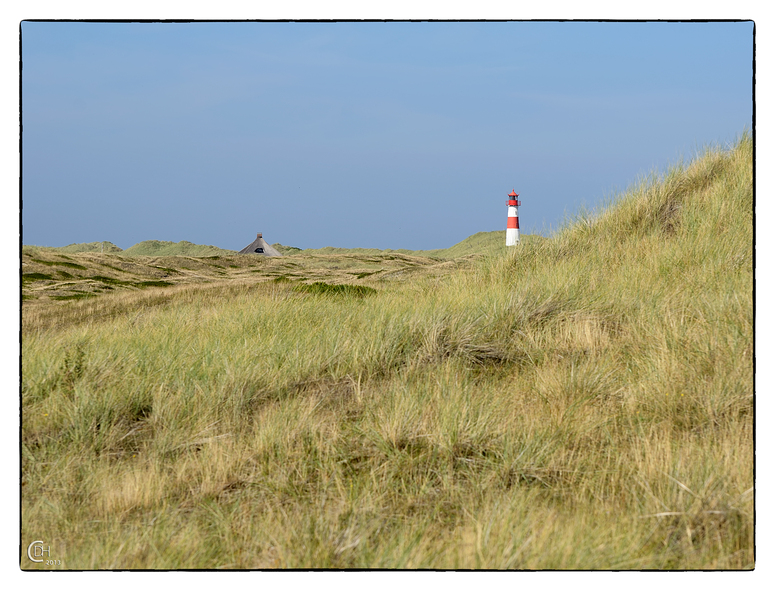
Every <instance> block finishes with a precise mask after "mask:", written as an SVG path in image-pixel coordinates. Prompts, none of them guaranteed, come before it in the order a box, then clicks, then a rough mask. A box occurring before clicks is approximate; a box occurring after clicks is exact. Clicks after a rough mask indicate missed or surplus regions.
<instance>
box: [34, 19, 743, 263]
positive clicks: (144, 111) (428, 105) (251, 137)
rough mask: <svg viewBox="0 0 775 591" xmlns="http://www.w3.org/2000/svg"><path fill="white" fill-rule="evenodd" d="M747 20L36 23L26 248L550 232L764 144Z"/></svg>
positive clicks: (315, 243) (403, 241)
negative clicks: (732, 151)
mask: <svg viewBox="0 0 775 591" xmlns="http://www.w3.org/2000/svg"><path fill="white" fill-rule="evenodd" d="M752 32H753V24H752V23H750V22H743V23H656V22H654V23H582V22H575V23H562V22H553V23H540V22H489V23H427V22H426V23H381V22H380V23H188V24H170V23H150V24H138V23H134V24H119V23H34V22H24V23H23V24H22V59H23V75H22V83H23V87H22V92H23V98H22V108H23V118H22V123H23V136H22V138H23V153H22V155H23V194H22V197H23V214H22V222H23V241H24V243H25V244H38V245H47V246H64V245H66V244H70V243H74V242H92V241H97V240H109V241H112V242H114V243H115V244H117V245H118V246H120V247H122V248H128V247H129V246H131V245H132V244H135V243H136V242H139V241H142V240H148V239H157V240H172V241H179V240H189V241H191V242H195V243H199V244H213V245H216V246H220V247H222V248H229V249H240V248H242V247H243V246H245V245H246V244H248V243H249V242H250V241H251V240H252V239H253V238H254V237H255V233H256V232H258V231H261V232H263V233H264V236H265V237H266V238H267V240H269V241H270V242H281V243H283V244H287V245H292V246H298V247H301V248H317V247H322V246H340V247H356V246H360V247H376V248H410V249H428V248H443V247H446V246H451V245H452V244H454V243H456V242H458V241H460V240H462V239H463V238H465V237H466V236H469V235H471V234H474V233H476V232H480V231H490V230H505V225H506V206H505V203H504V202H505V199H506V194H507V193H509V192H510V191H511V190H512V188H514V189H516V191H517V192H518V193H520V198H521V200H522V203H523V205H522V207H521V208H520V225H521V226H522V231H523V232H542V233H548V232H550V231H551V230H552V229H554V228H556V227H557V226H558V225H559V224H561V223H562V221H563V219H565V217H566V216H567V215H569V214H573V212H575V211H577V210H578V208H579V207H580V206H582V205H586V206H594V205H595V204H597V203H600V202H601V201H603V200H605V199H607V198H609V197H610V196H612V195H613V193H614V192H615V191H617V190H621V189H624V188H626V187H627V186H628V185H629V184H630V183H632V182H633V181H635V180H636V179H637V178H638V177H639V176H642V175H645V174H648V173H649V172H650V171H653V170H664V168H665V167H666V166H667V165H669V164H671V163H673V162H675V161H676V160H677V159H678V158H680V157H681V156H684V157H686V158H688V157H691V155H692V154H693V153H694V152H695V151H696V150H697V149H699V148H701V147H702V146H704V145H707V144H715V143H720V144H722V145H723V144H724V143H728V142H731V141H733V140H734V139H735V137H737V136H738V135H739V134H740V133H741V132H742V131H743V130H744V129H746V128H748V129H750V128H751V116H752V98H751V97H752V57H753V53H752V51H753V50H752V44H753V43H752V42H753V39H752Z"/></svg>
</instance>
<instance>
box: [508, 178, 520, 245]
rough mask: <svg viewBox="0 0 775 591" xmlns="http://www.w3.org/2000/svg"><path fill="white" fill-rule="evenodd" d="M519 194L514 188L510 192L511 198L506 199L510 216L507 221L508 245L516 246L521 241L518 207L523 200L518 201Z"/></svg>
mask: <svg viewBox="0 0 775 591" xmlns="http://www.w3.org/2000/svg"><path fill="white" fill-rule="evenodd" d="M517 197H519V195H517V194H516V193H515V192H514V190H513V189H512V191H511V193H509V200H508V201H506V205H508V206H509V217H508V218H507V222H506V246H514V245H516V244H517V242H519V210H518V209H517V208H518V207H519V206H520V205H522V202H521V201H517Z"/></svg>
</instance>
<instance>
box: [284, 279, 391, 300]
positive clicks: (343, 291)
mask: <svg viewBox="0 0 775 591" xmlns="http://www.w3.org/2000/svg"><path fill="white" fill-rule="evenodd" d="M293 290H294V291H296V292H300V293H312V294H316V295H344V296H355V297H360V298H362V297H365V296H367V295H373V294H375V293H377V290H376V289H374V288H372V287H366V286H365V285H349V284H347V283H341V284H339V285H331V284H330V283H323V282H322V281H316V282H315V283H303V284H301V285H297V286H296V287H294V288H293Z"/></svg>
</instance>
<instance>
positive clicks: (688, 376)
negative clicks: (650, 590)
mask: <svg viewBox="0 0 775 591" xmlns="http://www.w3.org/2000/svg"><path fill="white" fill-rule="evenodd" d="M752 148H753V147H752V141H751V139H750V137H749V136H747V135H746V136H743V137H742V138H741V139H740V141H739V142H738V143H737V144H736V145H735V146H734V147H733V148H732V149H731V150H729V151H721V150H708V151H707V152H706V153H703V154H700V155H699V156H698V157H697V159H696V160H694V161H693V162H690V163H688V164H686V165H682V166H676V167H674V168H672V169H670V170H669V171H668V172H667V173H666V174H664V175H662V176H659V177H657V176H654V177H652V178H648V179H644V180H642V181H639V182H638V183H636V184H635V185H634V186H633V187H632V188H631V189H629V190H628V191H627V192H625V193H624V194H622V195H620V196H619V197H618V198H617V200H616V201H615V202H613V203H611V204H610V205H609V206H608V207H607V208H605V209H601V210H600V211H598V212H594V213H591V214H584V215H579V216H578V218H577V219H575V220H574V221H573V222H572V223H569V224H568V225H567V227H565V228H564V229H562V231H560V232H559V233H558V235H557V236H555V237H553V238H547V239H543V240H538V239H536V240H524V241H523V242H522V243H521V244H520V245H519V246H518V247H516V248H513V249H510V250H509V251H506V252H503V253H493V254H491V255H487V256H484V257H481V258H480V259H477V260H475V261H469V262H468V263H467V265H468V266H467V267H465V268H463V269H458V268H457V264H450V263H439V264H438V265H436V266H435V267H434V266H431V267H428V266H426V267H420V266H417V270H416V271H410V268H415V266H412V265H406V266H404V267H401V268H400V270H399V272H400V273H402V274H401V275H400V276H399V275H397V272H396V269H395V268H394V269H393V270H392V271H391V275H392V277H387V278H384V277H383V275H388V273H385V274H382V273H380V274H379V275H376V276H375V277H374V278H373V281H374V282H375V283H374V285H375V286H376V287H378V289H377V292H376V293H373V294H372V295H370V296H369V297H368V298H353V297H347V296H345V297H342V296H341V295H338V296H334V297H330V296H318V295H316V294H311V293H306V292H299V291H296V288H297V287H300V286H301V284H299V283H297V282H293V283H275V282H273V281H268V280H266V281H260V280H259V279H260V278H257V277H256V276H255V275H250V277H252V280H253V282H248V281H245V282H241V283H240V282H237V281H233V282H231V283H229V282H228V281H227V280H224V282H223V283H221V284H218V285H215V286H213V287H208V286H187V287H186V289H182V288H177V287H176V288H172V289H170V290H164V291H163V293H155V290H148V291H146V292H131V293H127V294H124V295H123V296H122V298H123V299H115V298H114V296H115V295H116V294H109V295H104V296H103V295H101V296H98V297H93V298H90V299H88V300H84V301H74V302H56V303H54V304H52V306H57V307H58V308H57V316H56V318H57V323H55V324H50V325H46V326H41V327H40V328H35V327H34V326H33V327H29V328H26V329H25V332H24V333H23V347H22V432H21V439H22V441H21V462H22V467H21V471H22V541H23V542H24V543H29V541H32V540H37V539H45V540H47V543H49V542H48V540H51V551H52V557H53V556H54V554H55V553H57V558H61V559H62V560H63V563H64V568H69V569H139V568H146V569H197V568H208V569H210V568H213V569H214V568H300V569H307V568H410V569H413V568H427V569H439V568H458V569H470V568H474V569H477V568H488V569H616V570H630V569H634V570H640V569H751V568H753V566H754V557H753V541H754V538H753V532H754V526H753V463H754V455H753V365H752V364H753V361H752V360H753V302H752V296H753V293H752V286H753V263H752V260H753V259H752V257H753V248H752V245H753V223H752V216H753V195H752ZM305 256H307V257H308V258H304V257H305ZM369 256H370V257H373V261H371V262H368V261H366V260H365V258H364V257H360V255H353V254H346V255H341V256H338V255H337V257H333V256H328V255H326V256H324V255H319V254H317V255H303V254H300V255H298V257H299V258H298V261H299V262H302V263H304V264H305V265H307V263H309V264H310V265H311V264H312V263H311V262H310V261H312V262H315V261H317V262H318V264H319V265H320V269H321V270H325V268H324V267H325V265H336V266H340V267H343V268H345V269H349V270H350V271H353V272H365V271H361V270H360V268H359V267H354V268H353V267H352V265H356V264H357V265H361V266H362V265H366V264H367V263H368V264H374V265H384V264H387V260H386V258H385V254H382V255H378V254H374V255H369ZM391 256H392V255H391ZM395 256H396V257H397V259H400V258H401V257H405V258H406V260H407V261H409V260H419V259H411V257H407V255H402V254H400V253H397V254H395ZM293 260H297V259H296V257H294V259H293ZM394 262H395V261H391V263H394ZM165 264H171V263H166V262H165ZM304 269H305V274H308V273H309V272H310V269H311V267H310V266H309V265H307V266H305V267H304ZM321 272H322V271H321ZM349 277H350V280H351V281H352V280H353V279H352V275H349ZM370 279H372V278H371V277H367V278H365V279H364V280H365V281H368V280H370ZM332 286H333V287H336V286H335V285H333V284H332ZM304 289H305V290H306V289H313V288H311V287H309V286H308V287H305V288H304ZM315 289H316V288H315ZM321 289H323V288H321ZM173 290H175V291H173ZM156 291H161V290H156ZM329 291H330V288H328V287H327V288H324V293H328V292H329ZM27 305H30V306H38V305H40V301H38V300H36V301H34V302H30V303H29V304H28V302H24V306H27ZM24 310H26V308H23V315H24V314H25V312H24ZM65 312H67V314H65ZM25 326H26V325H25ZM24 543H23V544H22V545H24ZM21 560H22V561H23V562H22V565H23V567H24V568H39V566H37V565H32V564H31V563H30V562H29V561H27V560H26V558H23V557H22V558H21Z"/></svg>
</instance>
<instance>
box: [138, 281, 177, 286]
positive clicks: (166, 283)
mask: <svg viewBox="0 0 775 591" xmlns="http://www.w3.org/2000/svg"><path fill="white" fill-rule="evenodd" d="M133 285H134V286H135V287H169V286H170V285H172V283H170V282H169V281H138V282H136V283H134V284H133Z"/></svg>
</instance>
